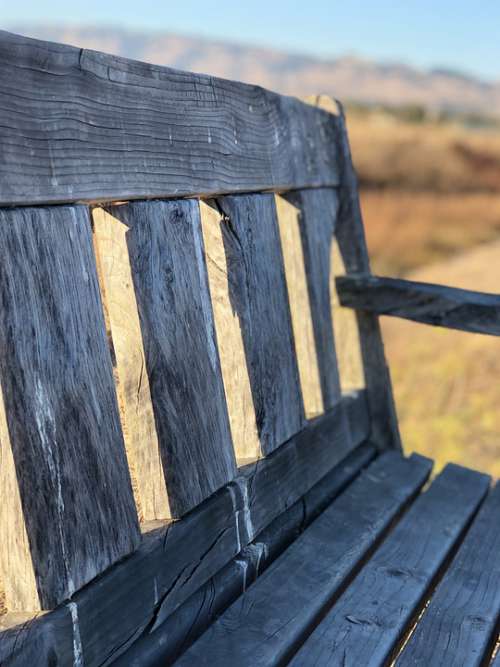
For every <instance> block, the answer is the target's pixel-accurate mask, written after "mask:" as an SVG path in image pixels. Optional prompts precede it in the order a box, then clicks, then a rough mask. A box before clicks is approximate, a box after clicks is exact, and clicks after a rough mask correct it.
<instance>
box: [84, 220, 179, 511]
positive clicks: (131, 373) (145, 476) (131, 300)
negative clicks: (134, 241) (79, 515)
mask: <svg viewBox="0 0 500 667" xmlns="http://www.w3.org/2000/svg"><path fill="white" fill-rule="evenodd" d="M92 216H93V221H94V241H95V249H96V257H97V265H98V273H99V279H100V283H101V292H102V296H103V303H104V310H105V316H106V320H107V325H108V327H109V331H110V335H111V337H112V349H113V351H114V357H115V369H114V370H115V381H116V386H117V392H118V402H119V406H120V417H121V422H122V428H123V435H124V438H125V446H126V451H127V458H128V461H129V467H130V470H131V475H132V483H133V489H134V496H135V499H136V505H137V509H138V514H139V517H140V518H141V520H143V521H152V520H155V519H166V518H169V517H170V516H171V513H170V506H169V502H168V495H167V488H166V484H165V476H164V474H163V466H162V462H161V456H160V448H159V444H158V436H157V433H156V425H155V418H154V414H153V406H152V402H151V392H150V388H149V378H148V374H147V372H146V364H145V354H144V348H143V341H142V334H141V325H140V322H139V313H138V310H137V302H136V298H135V291H134V283H133V278H132V272H131V268H130V261H129V255H128V248H127V238H126V235H127V231H128V227H127V226H126V225H124V224H123V223H121V222H120V221H119V220H117V219H115V218H113V217H112V216H111V215H109V213H107V212H106V211H104V210H103V209H102V208H96V209H94V210H93V213H92ZM111 332H112V333H111Z"/></svg>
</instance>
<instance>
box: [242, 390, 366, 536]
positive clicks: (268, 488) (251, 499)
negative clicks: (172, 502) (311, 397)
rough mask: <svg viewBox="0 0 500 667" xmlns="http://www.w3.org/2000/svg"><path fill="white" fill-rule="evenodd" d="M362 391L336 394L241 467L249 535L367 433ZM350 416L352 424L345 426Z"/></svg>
mask: <svg viewBox="0 0 500 667" xmlns="http://www.w3.org/2000/svg"><path fill="white" fill-rule="evenodd" d="M358 401H361V402H364V401H365V396H364V392H360V394H359V395H357V396H352V397H348V398H346V399H342V401H341V402H340V403H338V404H337V405H336V406H335V407H334V408H332V409H331V410H330V411H329V412H328V413H326V414H325V415H324V416H322V417H318V418H317V419H315V420H312V421H311V422H309V424H308V426H307V428H305V429H303V430H302V431H301V432H300V433H297V435H296V436H295V437H294V438H292V439H291V440H290V441H289V442H287V443H286V445H284V446H283V447H279V448H278V449H277V450H276V451H275V452H273V454H271V455H269V456H268V457H266V458H265V459H260V460H259V461H256V462H255V463H253V464H250V465H248V466H245V467H243V468H242V469H241V472H242V473H243V475H245V477H246V479H247V494H248V507H249V517H248V518H250V523H249V524H248V526H249V530H250V532H251V534H252V538H253V537H254V536H255V535H257V534H258V533H259V532H260V531H261V530H262V529H263V528H264V527H265V526H266V525H267V524H269V523H270V521H272V520H273V519H274V518H275V517H276V516H278V515H279V514H281V513H282V512H284V511H285V510H286V509H287V508H288V507H290V505H292V504H293V503H294V502H296V501H297V500H298V499H299V498H300V497H301V496H302V495H303V494H304V493H306V492H307V491H308V490H309V489H310V488H311V487H312V486H313V485H314V484H316V483H317V482H318V481H319V480H320V479H321V478H322V477H323V476H324V475H326V474H327V472H329V471H330V470H332V468H333V467H334V466H335V465H336V464H337V463H339V462H340V461H341V460H342V459H343V458H344V457H345V456H346V455H347V454H348V453H349V452H350V451H352V450H353V449H354V448H355V447H356V446H357V445H358V444H359V443H360V442H363V441H364V440H365V439H366V438H367V437H368V434H369V422H368V418H367V413H366V412H364V411H363V410H362V409H361V410H360V409H359V404H358ZM351 415H353V416H356V418H357V426H358V429H357V431H356V434H355V435H356V438H355V439H354V437H353V435H352V433H351V431H350V422H351V421H352V419H351Z"/></svg>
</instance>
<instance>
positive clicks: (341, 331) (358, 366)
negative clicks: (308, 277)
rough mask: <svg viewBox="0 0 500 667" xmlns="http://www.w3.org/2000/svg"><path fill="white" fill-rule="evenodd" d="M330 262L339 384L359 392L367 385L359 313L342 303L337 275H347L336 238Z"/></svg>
mask: <svg viewBox="0 0 500 667" xmlns="http://www.w3.org/2000/svg"><path fill="white" fill-rule="evenodd" d="M330 263H331V267H332V271H331V273H330V307H331V312H332V319H333V331H334V335H335V350H336V353H337V364H338V372H339V380H340V387H341V390H342V391H343V392H349V391H358V390H360V389H363V388H364V387H365V386H366V380H365V372H364V368H363V357H362V354H361V341H360V338H359V327H358V322H357V318H356V313H355V312H354V311H353V310H352V309H351V308H344V307H343V306H341V305H340V299H339V295H338V293H337V283H336V278H337V277H338V276H344V275H345V274H346V268H345V264H344V260H343V259H342V254H341V252H340V249H339V244H338V242H337V239H334V240H333V243H332V247H331V253H330Z"/></svg>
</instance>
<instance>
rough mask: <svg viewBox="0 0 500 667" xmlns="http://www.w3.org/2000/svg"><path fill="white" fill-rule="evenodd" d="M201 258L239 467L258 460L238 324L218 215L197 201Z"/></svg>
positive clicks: (221, 224)
mask: <svg viewBox="0 0 500 667" xmlns="http://www.w3.org/2000/svg"><path fill="white" fill-rule="evenodd" d="M200 216H201V226H202V230H203V241H204V248H205V258H206V264H207V270H208V279H209V284H210V295H211V298H212V307H213V311H214V319H215V328H216V331H217V343H218V348H219V354H220V361H221V368H222V376H223V378H224V388H225V391H226V400H227V407H228V412H229V421H230V424H231V433H232V436H233V443H234V450H235V454H236V459H237V461H238V463H239V464H244V463H246V462H249V461H251V460H255V459H258V458H260V456H261V449H260V441H259V435H258V433H257V423H256V419H255V408H254V404H253V399H252V388H251V386H250V377H249V374H248V369H247V363H246V358H245V346H244V342H243V334H242V331H241V321H240V318H239V317H238V314H237V312H236V310H235V309H234V308H233V305H232V303H231V297H230V289H231V288H230V284H229V273H228V267H227V264H226V254H225V250H224V232H223V226H224V225H225V224H226V223H225V222H224V221H223V218H222V215H221V214H220V212H219V211H218V209H217V208H216V205H215V203H212V204H210V203H205V202H203V201H200Z"/></svg>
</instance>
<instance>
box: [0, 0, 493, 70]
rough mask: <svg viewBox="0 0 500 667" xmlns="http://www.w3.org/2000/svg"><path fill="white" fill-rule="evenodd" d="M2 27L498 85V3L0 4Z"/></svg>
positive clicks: (6, 0) (108, 0)
mask: <svg viewBox="0 0 500 667" xmlns="http://www.w3.org/2000/svg"><path fill="white" fill-rule="evenodd" d="M0 17H1V18H2V27H5V28H9V27H10V26H12V25H13V24H17V25H19V23H22V22H50V23H52V22H58V23H85V24H101V25H102V24H105V25H110V24H112V25H121V26H125V27H128V28H135V29H138V30H139V29H141V30H142V29H154V30H171V31H178V32H184V33H190V34H195V35H196V34H199V35H205V36H208V37H215V38H222V39H232V40H236V41H244V42H248V43H254V44H263V45H271V46H275V47H276V48H280V49H286V50H291V51H297V52H303V53H311V54H315V55H320V56H326V57H329V56H336V55H339V54H343V53H346V52H349V53H355V54H358V55H361V56H367V57H370V58H376V59H380V60H404V61H406V62H409V63H412V64H414V65H417V66H421V67H432V66H435V65H439V66H445V67H451V68H454V69H459V70H463V71H465V72H472V73H475V74H477V75H480V76H482V77H485V78H489V79H498V80H500V2H499V1H498V0H476V1H475V2H474V1H473V0H402V1H400V2H397V1H396V0H392V1H391V0H375V1H372V2H369V1H365V2H362V1H361V0H342V1H337V0H310V1H308V0H300V1H298V0H288V1H287V2H281V3H276V2H274V3H273V2H272V1H270V0H267V1H263V0H249V1H245V0H219V1H218V2H213V3H211V2H201V1H200V2H193V1H191V2H190V1H189V0H181V1H179V0H175V1H174V2H169V1H168V0H158V1H157V2H154V1H153V0H135V1H134V2H131V1H130V0H85V1H82V2H68V1H67V0H45V1H44V0H15V1H14V2H12V0H0Z"/></svg>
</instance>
